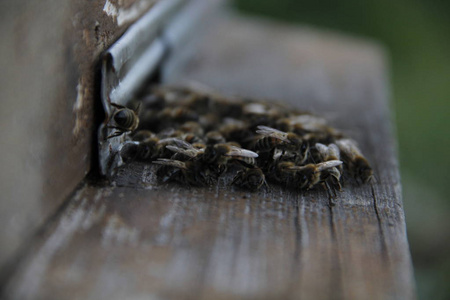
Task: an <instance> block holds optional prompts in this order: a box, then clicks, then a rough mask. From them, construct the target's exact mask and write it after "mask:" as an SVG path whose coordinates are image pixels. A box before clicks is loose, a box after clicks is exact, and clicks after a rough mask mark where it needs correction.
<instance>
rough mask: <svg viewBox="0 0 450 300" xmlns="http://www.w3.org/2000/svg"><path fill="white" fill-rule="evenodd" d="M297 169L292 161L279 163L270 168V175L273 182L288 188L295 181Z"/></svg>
mask: <svg viewBox="0 0 450 300" xmlns="http://www.w3.org/2000/svg"><path fill="white" fill-rule="evenodd" d="M295 167H296V164H295V163H294V162H292V161H278V162H277V163H274V164H273V165H272V166H271V167H270V168H269V172H268V174H269V175H270V178H272V179H273V180H275V181H277V182H278V183H284V184H285V185H286V186H288V185H291V184H292V183H293V181H294V177H295V172H296V170H295Z"/></svg>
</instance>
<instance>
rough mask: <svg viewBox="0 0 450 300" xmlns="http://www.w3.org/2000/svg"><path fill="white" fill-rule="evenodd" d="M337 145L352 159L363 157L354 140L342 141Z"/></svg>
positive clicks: (337, 142) (338, 141)
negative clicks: (357, 156)
mask: <svg viewBox="0 0 450 300" xmlns="http://www.w3.org/2000/svg"><path fill="white" fill-rule="evenodd" d="M336 145H337V146H338V147H339V150H341V151H342V152H344V153H345V154H346V155H348V156H350V157H354V156H356V155H361V151H360V150H359V148H358V146H357V145H356V142H355V141H354V140H352V139H341V140H337V141H336Z"/></svg>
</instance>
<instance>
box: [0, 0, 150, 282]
mask: <svg viewBox="0 0 450 300" xmlns="http://www.w3.org/2000/svg"><path fill="white" fill-rule="evenodd" d="M155 2H156V0H125V1H105V0H93V1H78V0H60V1H51V0H43V1H1V3H0V15H1V18H0V28H1V30H0V41H1V45H0V66H1V68H0V69H1V73H0V99H1V109H0V136H1V138H2V155H1V156H0V165H1V166H2V168H1V171H0V190H1V194H0V197H1V201H0V228H1V230H0V242H1V245H2V246H1V247H0V270H1V272H0V278H1V277H3V276H4V274H5V273H8V270H9V265H10V263H11V262H13V261H14V260H15V258H17V255H18V253H19V252H20V251H21V250H20V249H21V248H20V247H21V246H23V244H24V242H25V241H27V240H28V239H29V238H30V237H32V236H33V235H34V234H35V233H36V230H37V228H38V227H40V226H42V225H43V224H44V223H45V222H46V220H47V219H48V218H49V217H50V216H51V215H52V214H54V213H55V211H56V209H57V208H58V207H59V206H60V205H61V203H62V202H63V200H64V199H65V198H66V197H67V196H68V195H70V193H71V192H72V191H73V190H74V189H75V188H76V186H77V185H78V184H79V183H80V181H81V180H82V179H83V178H84V177H85V176H86V174H87V173H88V172H89V170H90V168H91V163H92V152H93V145H94V143H96V142H95V141H94V137H95V134H94V132H95V131H94V128H95V127H96V126H97V124H95V123H96V121H97V123H99V121H100V120H94V111H96V112H97V115H101V114H98V113H99V111H98V110H99V108H100V107H101V106H100V104H99V103H98V104H97V105H94V104H95V101H96V100H97V99H96V95H98V94H99V87H100V85H99V78H98V75H99V74H98V59H99V55H100V53H101V52H102V51H104V50H105V49H106V48H108V47H109V45H111V44H112V43H113V42H114V41H115V40H116V39H117V38H118V37H119V36H120V35H121V34H122V33H123V32H124V30H125V29H126V28H127V27H128V26H129V25H130V24H131V23H132V22H133V21H134V20H135V19H137V18H138V17H139V16H140V15H142V14H143V13H145V12H146V10H148V9H149V8H150V7H151V6H152V5H153V4H154V3H155ZM94 99H95V101H94ZM93 161H94V163H95V162H96V157H94V159H93Z"/></svg>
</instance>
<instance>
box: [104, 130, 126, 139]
mask: <svg viewBox="0 0 450 300" xmlns="http://www.w3.org/2000/svg"><path fill="white" fill-rule="evenodd" d="M122 134H124V132H123V131H116V132H114V133H113V134H111V135H109V136H107V137H106V139H107V140H109V139H110V138H113V137H116V136H119V135H122Z"/></svg>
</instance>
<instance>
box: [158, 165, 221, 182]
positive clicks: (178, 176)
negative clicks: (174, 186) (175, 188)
mask: <svg viewBox="0 0 450 300" xmlns="http://www.w3.org/2000/svg"><path fill="white" fill-rule="evenodd" d="M153 163H154V164H158V165H162V166H163V167H162V168H160V169H159V170H158V172H157V176H158V177H159V178H160V179H161V181H162V182H168V181H175V182H178V183H181V184H187V185H193V186H207V185H211V184H212V183H213V182H214V180H215V179H216V177H214V174H213V173H211V172H210V170H209V168H207V167H205V166H204V165H203V164H199V163H197V162H194V161H179V160H173V159H164V158H159V159H158V160H156V161H154V162H153Z"/></svg>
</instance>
